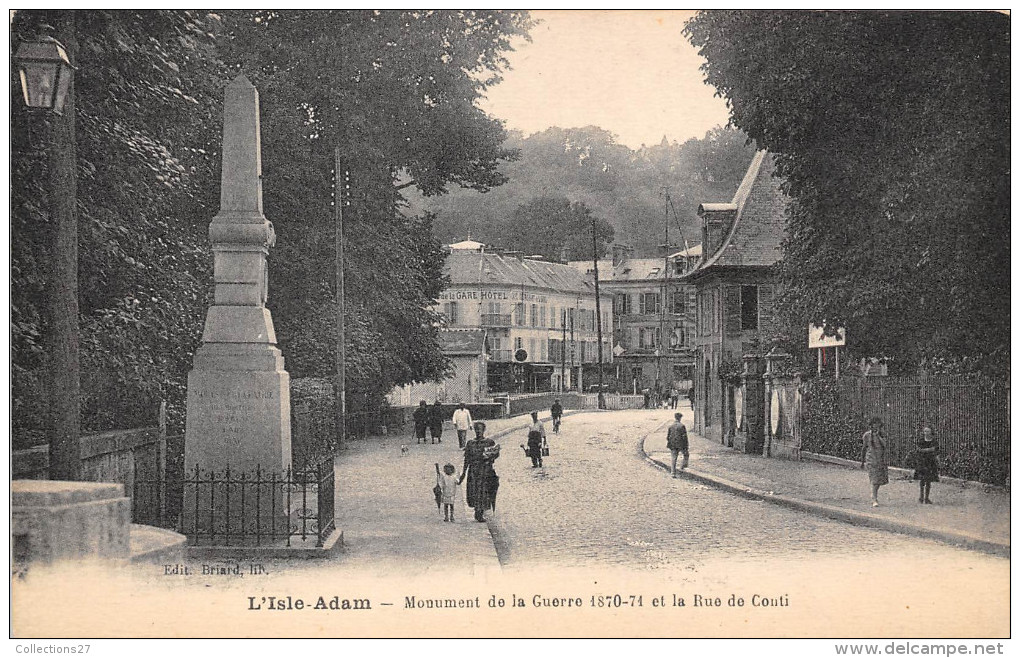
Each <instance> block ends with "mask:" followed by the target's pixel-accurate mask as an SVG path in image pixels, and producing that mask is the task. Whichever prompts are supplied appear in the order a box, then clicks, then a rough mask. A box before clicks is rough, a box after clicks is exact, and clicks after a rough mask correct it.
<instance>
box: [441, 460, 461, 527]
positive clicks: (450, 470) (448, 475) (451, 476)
mask: <svg viewBox="0 0 1020 658" xmlns="http://www.w3.org/2000/svg"><path fill="white" fill-rule="evenodd" d="M459 487H460V480H458V479H457V467H456V466H454V465H453V464H447V465H446V466H444V467H443V476H442V477H441V478H440V480H439V488H440V489H442V490H443V520H444V521H449V522H451V523H453V505H454V502H455V501H456V500H457V491H458V490H459Z"/></svg>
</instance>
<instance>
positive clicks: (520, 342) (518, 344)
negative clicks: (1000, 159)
mask: <svg viewBox="0 0 1020 658" xmlns="http://www.w3.org/2000/svg"><path fill="white" fill-rule="evenodd" d="M523 348H524V339H523V338H521V337H520V336H518V337H516V338H514V349H515V350H519V349H523Z"/></svg>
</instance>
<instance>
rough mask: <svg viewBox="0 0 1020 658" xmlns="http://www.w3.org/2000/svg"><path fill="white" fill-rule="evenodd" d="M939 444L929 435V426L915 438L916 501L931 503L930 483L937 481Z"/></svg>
mask: <svg viewBox="0 0 1020 658" xmlns="http://www.w3.org/2000/svg"><path fill="white" fill-rule="evenodd" d="M938 450H939V444H938V442H937V441H935V440H934V439H932V437H931V428H930V427H925V428H924V429H923V430H921V438H920V439H918V440H917V464H916V468H915V469H914V479H915V480H917V481H918V484H919V485H920V487H921V490H920V496H918V498H917V502H919V503H926V504H928V505H931V498H930V496H931V483H932V482H938V481H939V460H938V457H937V456H936V455H937V453H938Z"/></svg>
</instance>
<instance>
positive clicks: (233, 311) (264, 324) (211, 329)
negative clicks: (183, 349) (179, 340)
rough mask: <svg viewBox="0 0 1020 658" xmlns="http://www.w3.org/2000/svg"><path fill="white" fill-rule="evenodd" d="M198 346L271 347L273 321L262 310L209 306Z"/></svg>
mask: <svg viewBox="0 0 1020 658" xmlns="http://www.w3.org/2000/svg"><path fill="white" fill-rule="evenodd" d="M202 342H203V343H264V344H267V345H275V344H276V331H275V329H274V328H273V317H272V315H271V314H270V313H269V309H267V308H265V307H264V306H210V307H209V313H208V314H207V315H206V318H205V330H204V331H203V332H202Z"/></svg>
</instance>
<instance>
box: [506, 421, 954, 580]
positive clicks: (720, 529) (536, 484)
mask: <svg viewBox="0 0 1020 658" xmlns="http://www.w3.org/2000/svg"><path fill="white" fill-rule="evenodd" d="M686 415H687V416H688V417H689V416H690V413H689V410H688V413H687V414H686ZM671 418H672V412H666V411H658V410H654V411H647V410H638V411H629V412H612V413H610V414H582V415H579V416H576V417H573V418H567V419H566V420H565V421H564V424H563V428H562V433H561V434H560V435H553V434H550V443H551V444H552V448H551V451H552V456H551V457H549V458H546V460H545V466H544V467H543V468H540V469H532V468H531V464H530V462H528V461H527V460H525V459H524V456H523V454H522V452H523V451H521V450H520V449H519V448H517V447H516V445H514V441H513V437H505V438H504V439H503V443H504V451H505V454H506V455H508V456H509V457H510V458H509V459H504V460H503V461H502V464H501V466H502V469H501V475H502V482H503V485H502V488H501V489H500V515H499V516H500V523H499V525H498V539H499V540H500V544H501V545H500V548H501V549H502V550H501V558H502V559H503V561H504V562H505V563H507V564H508V565H511V566H513V565H519V564H524V563H532V562H539V563H543V564H555V563H564V564H576V563H577V562H578V561H584V562H595V563H605V564H607V565H616V566H626V567H628V568H641V569H659V568H663V569H665V568H675V567H685V566H689V565H691V564H695V563H698V562H701V561H703V560H705V559H714V558H715V557H717V556H719V555H724V554H731V555H734V554H735V555H740V556H742V557H743V558H746V559H754V558H757V557H761V558H764V557H769V556H777V555H789V556H797V555H801V554H812V555H814V554H819V553H834V552H835V553H843V552H845V551H846V547H847V546H853V547H854V551H855V552H856V553H876V552H885V551H893V552H898V553H902V552H904V551H912V552H913V551H917V550H918V548H919V546H918V541H917V540H914V539H912V538H909V537H903V536H898V535H893V534H890V533H886V532H879V531H874V530H869V529H866V528H858V527H855V526H851V525H849V524H846V523H838V522H834V521H830V520H827V519H822V518H817V517H813V516H810V515H806V514H803V513H799V512H795V511H791V510H786V509H783V508H778V507H775V506H772V505H767V504H765V503H762V502H759V501H752V500H746V499H744V498H741V497H738V496H734V495H732V494H727V493H725V492H721V491H718V490H716V489H715V488H712V487H709V486H706V485H702V484H698V483H695V482H691V481H689V480H685V479H677V480H674V479H671V478H670V477H668V475H667V474H665V473H663V472H662V471H661V470H658V469H655V468H651V467H650V466H649V465H648V463H647V462H645V461H644V460H643V459H642V458H641V457H640V454H639V450H640V449H639V445H638V444H639V440H640V438H641V437H643V436H644V435H645V434H647V433H648V432H650V431H653V430H657V431H658V432H659V433H665V427H664V424H666V423H668V422H669V420H670V419H671ZM685 420H689V418H686V419H685ZM522 440H523V439H522ZM518 443H519V441H518ZM507 444H511V445H510V446H507ZM924 546H925V547H926V548H931V549H933V550H934V549H936V548H939V547H938V546H937V545H935V544H934V543H924Z"/></svg>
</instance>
